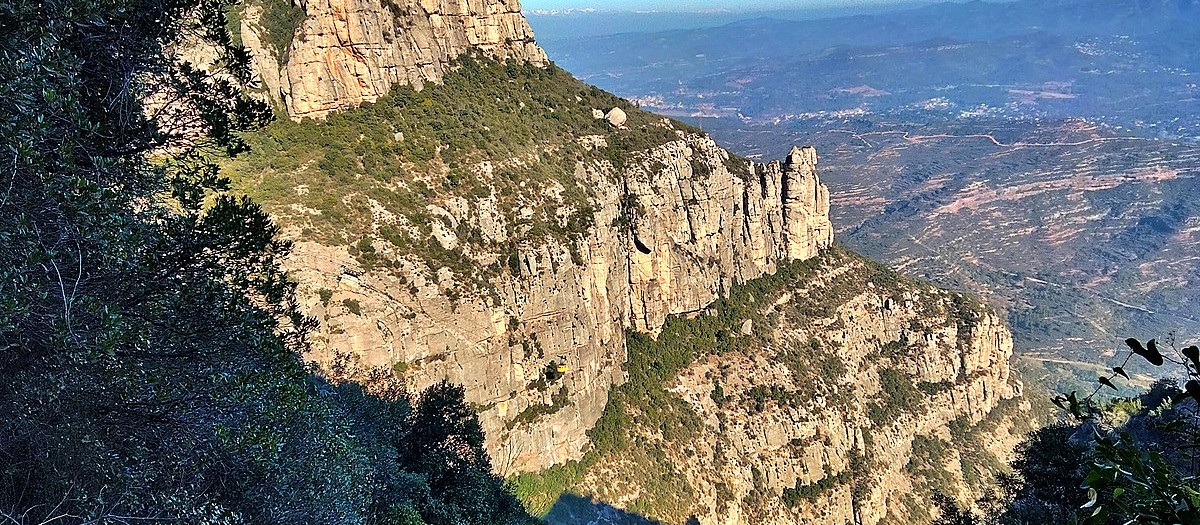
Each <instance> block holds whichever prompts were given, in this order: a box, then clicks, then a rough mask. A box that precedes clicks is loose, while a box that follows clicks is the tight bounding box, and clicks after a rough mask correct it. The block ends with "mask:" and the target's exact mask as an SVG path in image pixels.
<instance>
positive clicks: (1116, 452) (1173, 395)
mask: <svg viewBox="0 0 1200 525" xmlns="http://www.w3.org/2000/svg"><path fill="white" fill-rule="evenodd" d="M1125 344H1126V346H1127V347H1128V348H1129V350H1128V352H1127V353H1126V354H1125V355H1124V360H1123V361H1122V362H1121V364H1120V365H1118V366H1115V367H1113V368H1112V372H1111V373H1109V374H1107V375H1106V376H1102V377H1100V378H1099V379H1098V380H1097V386H1096V388H1095V390H1093V391H1092V392H1091V393H1090V394H1088V395H1087V396H1085V397H1083V398H1082V399H1081V398H1079V397H1078V394H1077V392H1071V393H1070V394H1063V395H1059V396H1056V397H1055V398H1054V400H1053V401H1054V402H1055V403H1056V404H1057V405H1059V407H1061V408H1063V409H1064V410H1067V411H1069V412H1070V413H1071V414H1072V415H1073V416H1074V417H1075V418H1076V419H1078V420H1079V421H1081V422H1082V423H1084V424H1085V425H1087V428H1090V429H1091V430H1092V431H1093V433H1094V437H1095V448H1094V451H1093V453H1092V462H1091V464H1090V465H1089V467H1090V469H1089V471H1088V473H1087V476H1086V478H1085V479H1084V485H1085V486H1086V488H1087V492H1088V501H1087V502H1086V503H1084V505H1083V507H1084V508H1085V509H1088V516H1087V518H1086V520H1085V522H1084V523H1086V524H1089V525H1091V524H1103V523H1109V522H1117V523H1125V524H1156V525H1157V524H1175V523H1200V479H1198V478H1197V473H1198V466H1200V406H1198V405H1197V403H1200V348H1198V347H1196V346H1189V347H1186V348H1182V349H1180V348H1178V347H1177V346H1176V344H1175V343H1174V336H1173V335H1172V337H1171V338H1170V341H1169V342H1168V344H1167V346H1166V347H1160V345H1159V344H1158V341H1157V340H1154V339H1151V340H1149V341H1147V342H1146V343H1145V344H1143V343H1142V342H1141V341H1139V340H1137V339H1133V338H1130V339H1127V340H1126V341H1125ZM1163 350H1166V353H1165V354H1164V353H1163ZM1135 357H1138V358H1141V359H1144V360H1145V361H1146V362H1148V363H1150V364H1151V365H1153V366H1155V367H1163V366H1165V365H1169V366H1170V367H1171V368H1173V369H1174V373H1175V374H1177V376H1182V377H1183V378H1184V379H1183V382H1184V389H1183V390H1182V391H1181V390H1178V389H1177V388H1174V387H1173V386H1172V387H1166V386H1165V385H1164V383H1162V382H1159V383H1157V384H1156V388H1155V389H1152V390H1151V392H1149V393H1148V395H1147V396H1145V398H1144V399H1143V404H1149V406H1150V408H1151V409H1152V410H1148V411H1146V413H1145V415H1144V416H1143V417H1140V418H1138V419H1135V420H1133V421H1131V422H1130V423H1128V424H1125V425H1121V426H1117V427H1112V426H1109V425H1106V423H1105V421H1104V419H1103V417H1102V416H1103V410H1102V407H1101V406H1100V405H1099V403H1098V402H1097V400H1096V397H1097V395H1098V394H1099V392H1100V391H1101V390H1102V389H1104V388H1110V389H1113V390H1116V386H1115V384H1114V381H1118V380H1119V379H1118V377H1120V378H1124V379H1129V376H1128V374H1127V373H1126V372H1125V368H1124V367H1125V366H1126V365H1128V363H1129V361H1130V360H1132V359H1134V358H1135ZM1167 374H1168V375H1170V374H1171V372H1168V373H1167ZM1172 389H1173V390H1174V391H1173V392H1172Z"/></svg>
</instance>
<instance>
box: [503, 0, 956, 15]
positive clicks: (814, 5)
mask: <svg viewBox="0 0 1200 525" xmlns="http://www.w3.org/2000/svg"><path fill="white" fill-rule="evenodd" d="M932 1H936V0H927V2H921V1H920V0H523V1H522V2H521V5H522V7H524V8H525V9H526V10H531V11H532V10H542V9H595V10H597V11H635V12H637V11H641V12H655V11H658V12H662V11H673V12H704V11H733V12H739V11H765V10H772V11H775V10H790V9H801V10H802V9H829V8H841V7H855V6H863V7H868V6H869V7H877V6H883V5H893V4H894V5H904V4H913V3H932Z"/></svg>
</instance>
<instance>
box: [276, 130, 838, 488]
mask: <svg viewBox="0 0 1200 525" xmlns="http://www.w3.org/2000/svg"><path fill="white" fill-rule="evenodd" d="M661 125H663V126H671V124H670V123H669V122H668V121H663V122H662V123H661ZM584 140H586V139H584ZM792 157H793V160H789V161H787V162H773V163H771V164H767V165H751V164H750V163H748V162H747V161H738V160H732V159H731V158H730V156H729V154H728V153H727V152H725V151H724V150H722V149H721V148H719V147H718V146H717V145H716V144H715V143H714V142H712V140H710V139H708V138H707V137H703V136H700V135H694V134H690V133H684V134H682V135H681V138H680V139H679V140H675V141H672V142H669V143H666V144H664V145H662V146H659V147H656V148H654V149H652V150H650V151H646V152H642V153H640V154H637V155H635V156H634V157H633V158H631V159H629V161H628V163H627V164H626V165H625V166H624V168H623V169H621V170H618V169H616V168H615V167H614V166H612V165H611V164H609V163H608V162H605V161H597V162H590V163H585V162H579V163H578V164H577V165H576V168H575V177H577V178H579V179H580V180H585V181H587V184H586V186H587V187H589V188H592V189H593V190H594V194H593V198H592V206H593V208H594V210H595V213H594V223H595V226H594V227H592V228H591V229H590V230H589V231H588V232H586V234H585V235H584V236H583V238H581V239H579V240H578V241H576V242H574V243H545V244H541V245H528V246H521V247H520V249H519V250H518V253H516V254H514V256H513V258H512V259H511V263H512V265H513V266H515V267H516V268H517V269H518V273H517V274H515V275H513V276H511V277H501V278H498V280H497V281H496V282H494V283H493V290H494V293H491V294H480V295H478V296H472V297H461V298H458V299H457V300H456V301H451V300H450V299H448V298H447V297H446V294H445V292H444V290H445V288H446V285H447V282H446V280H447V279H452V277H451V276H450V275H448V274H447V273H446V272H444V271H439V270H438V269H437V268H432V269H431V268H425V267H420V266H419V265H413V266H410V267H406V268H404V269H402V270H400V271H398V272H379V271H374V272H372V271H366V270H365V269H363V268H361V267H360V266H359V265H358V263H357V262H356V261H355V259H354V258H352V257H351V256H350V255H349V253H348V251H347V248H346V247H331V246H324V245H321V244H318V243H314V242H301V243H299V244H298V245H297V247H296V250H295V253H294V256H293V258H292V259H291V263H290V264H291V266H292V268H293V269H294V274H295V275H296V276H297V277H298V279H299V281H300V282H301V292H302V295H303V296H304V297H305V301H306V306H307V308H308V311H309V312H310V313H311V314H313V315H315V316H316V317H317V318H318V319H320V320H321V321H322V329H321V331H320V332H319V333H318V334H317V335H316V339H315V351H314V354H313V355H312V357H313V358H314V359H316V360H318V361H321V362H325V363H336V362H338V360H339V359H349V360H350V363H349V364H350V365H351V366H352V367H353V368H357V369H359V370H365V369H370V368H383V369H388V370H392V371H395V373H396V374H398V375H401V376H403V377H404V379H405V381H406V382H407V383H408V384H409V386H410V388H413V389H419V388H424V387H425V386H428V385H430V384H432V383H434V382H437V381H440V380H442V379H443V378H448V379H450V380H451V381H454V382H457V383H462V384H464V385H466V387H467V396H468V400H469V401H470V402H472V403H474V404H475V405H476V406H477V407H478V409H479V412H480V417H481V420H482V421H483V424H484V427H485V430H486V431H487V435H488V447H489V450H490V451H491V453H492V456H493V458H494V460H495V464H496V465H497V468H498V469H499V470H500V471H501V472H502V473H512V472H517V471H528V470H537V469H541V468H545V467H548V466H550V465H553V464H558V463H562V462H565V461H568V460H571V459H578V458H579V457H580V456H581V455H582V454H583V452H584V450H585V449H586V447H587V444H588V438H587V434H586V432H587V431H588V430H589V429H590V428H591V427H592V426H593V424H594V423H595V421H596V420H597V418H598V417H599V416H600V413H601V412H602V411H603V409H604V406H605V404H606V402H607V399H608V393H609V390H610V389H611V388H612V386H613V385H615V384H620V383H621V382H623V381H624V371H623V365H624V363H625V360H626V355H625V346H624V345H625V331H626V330H627V329H634V330H640V331H644V332H650V333H654V332H657V331H658V330H659V329H660V328H661V327H662V325H663V323H664V321H665V320H666V319H667V317H668V316H670V315H672V314H679V313H685V312H695V311H699V310H702V309H704V308H705V307H707V306H708V305H709V304H711V303H712V302H713V301H715V300H716V299H717V298H719V297H720V296H721V294H722V293H723V291H726V290H729V289H730V287H731V286H733V284H734V283H737V282H743V281H745V280H747V279H752V278H755V277H758V276H761V275H764V274H766V273H770V272H773V271H774V270H775V268H776V267H777V266H778V265H779V264H780V263H781V262H783V261H788V260H792V259H797V258H801V259H802V258H807V257H811V256H813V255H816V254H817V253H818V251H819V250H820V249H821V248H823V247H827V246H829V245H830V244H831V243H832V233H831V228H830V226H829V219H828V216H827V212H828V198H827V195H828V192H827V190H826V189H825V187H824V186H823V185H822V184H820V181H819V180H818V179H817V176H816V172H815V164H814V163H815V160H816V157H815V153H813V152H812V150H811V149H810V148H807V149H800V148H798V149H797V150H796V151H794V152H793V155H792ZM796 159H801V160H803V161H798V160H796ZM742 162H745V164H744V165H742V164H740V163H742ZM731 168H732V169H733V171H731ZM735 171H736V172H737V173H736V174H735ZM551 198H552V197H551ZM488 202H489V201H488V200H487V199H479V200H477V201H469V200H466V199H458V200H454V201H451V202H445V203H439V204H438V206H437V211H436V213H435V217H436V220H437V221H438V222H441V223H444V224H445V225H446V231H452V230H454V227H453V226H454V225H458V224H461V223H467V224H470V225H471V226H472V227H478V228H479V230H480V231H483V232H485V233H486V235H488V236H489V237H491V239H489V241H497V242H500V241H504V240H506V239H507V235H508V232H512V231H514V230H515V229H516V228H518V227H519V225H518V222H519V221H520V217H504V216H500V215H499V214H494V213H489V212H488V210H489V209H490V208H489V204H488ZM431 209H432V208H431ZM435 231H436V228H435ZM563 361H565V364H566V365H567V366H568V368H569V371H568V372H567V373H566V375H565V377H564V378H563V379H562V380H561V382H553V383H552V384H548V383H547V382H546V381H545V380H544V377H545V370H546V367H547V365H549V364H550V363H551V362H563Z"/></svg>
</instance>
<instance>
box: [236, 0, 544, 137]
mask: <svg viewBox="0 0 1200 525" xmlns="http://www.w3.org/2000/svg"><path fill="white" fill-rule="evenodd" d="M296 2H297V3H296V4H295V5H297V7H298V8H300V9H302V10H303V11H304V14H305V17H304V20H303V21H302V22H301V24H300V26H299V28H297V30H296V32H295V35H294V36H293V39H292V43H291V46H290V48H289V50H288V52H287V53H286V56H282V57H281V56H275V52H274V51H272V50H269V48H268V47H267V46H265V45H263V43H262V41H263V40H264V39H263V36H262V35H263V29H262V24H263V21H262V16H261V15H262V9H261V7H259V6H258V5H257V4H254V3H251V4H250V5H249V6H248V7H247V13H246V16H244V18H243V23H242V41H243V42H244V43H245V44H246V47H247V48H248V49H249V50H250V51H251V53H252V54H253V56H254V59H255V63H256V65H257V66H258V67H259V71H260V75H261V76H262V83H263V86H264V87H265V88H266V89H267V90H268V95H269V96H270V98H272V99H273V100H275V101H277V102H282V103H283V104H284V105H285V106H286V108H287V112H288V114H289V115H290V116H291V117H292V118H293V119H302V118H322V117H324V116H325V115H328V114H329V113H330V112H332V111H336V110H339V109H345V108H349V107H354V106H357V105H359V104H361V103H363V102H372V101H375V100H377V99H378V98H379V97H381V96H383V95H386V94H387V93H388V91H389V90H391V88H392V86H394V85H397V84H408V85H414V86H418V87H419V86H420V85H422V84H423V83H425V82H437V81H439V80H441V78H442V75H443V74H444V73H445V71H446V68H448V67H449V65H450V62H451V61H452V60H453V59H454V58H455V57H457V56H459V55H462V54H463V53H466V52H468V51H480V52H483V53H487V54H490V55H492V56H495V57H497V58H502V59H504V58H512V59H516V60H524V61H528V62H531V63H534V64H538V65H541V64H544V63H546V60H547V59H546V54H545V52H543V51H542V49H541V48H540V47H538V45H537V44H536V43H534V41H533V30H532V29H530V27H529V23H528V22H526V20H525V17H524V15H523V14H522V13H521V4H520V2H519V1H518V0H296Z"/></svg>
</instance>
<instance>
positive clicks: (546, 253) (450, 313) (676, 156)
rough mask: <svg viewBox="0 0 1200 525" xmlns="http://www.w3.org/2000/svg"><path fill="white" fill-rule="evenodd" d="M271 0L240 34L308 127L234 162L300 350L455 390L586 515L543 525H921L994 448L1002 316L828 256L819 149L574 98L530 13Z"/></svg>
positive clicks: (272, 134)
mask: <svg viewBox="0 0 1200 525" xmlns="http://www.w3.org/2000/svg"><path fill="white" fill-rule="evenodd" d="M274 1H275V0H262V1H261V2H257V3H255V2H251V3H250V4H249V6H248V7H247V8H246V9H245V10H244V11H242V12H239V14H240V16H241V21H242V22H241V23H240V25H239V26H238V27H239V28H240V30H241V32H240V38H241V41H242V42H244V43H247V44H248V47H249V48H250V51H251V52H252V54H253V56H254V59H255V60H256V62H257V63H258V64H260V72H259V74H260V75H261V76H262V78H263V79H264V80H265V82H264V84H270V79H272V78H275V75H276V72H277V71H286V73H279V78H281V81H280V84H279V85H280V86H281V87H280V88H279V89H278V90H277V91H276V90H274V89H273V88H272V89H269V90H268V92H267V93H266V95H267V96H268V97H271V98H273V100H274V101H275V103H276V105H277V106H276V107H277V108H278V109H279V110H280V111H281V112H286V114H288V115H289V116H291V117H293V118H292V119H279V120H277V121H276V122H274V123H272V124H271V125H269V126H268V127H267V128H266V129H264V130H263V131H261V132H258V133H254V134H249V135H247V136H246V137H245V140H246V141H247V142H248V143H249V144H250V145H251V146H252V151H251V152H250V153H248V154H245V155H243V156H241V157H240V158H238V159H237V160H235V161H233V162H230V163H228V164H226V165H225V166H224V169H223V171H224V173H225V174H226V175H228V176H229V177H230V178H231V179H232V180H233V183H234V185H235V187H237V188H238V189H240V190H241V191H244V192H246V193H247V194H249V195H250V196H252V197H253V198H254V199H255V200H256V201H257V202H260V203H262V204H263V206H264V207H266V208H267V210H269V211H270V212H271V214H272V216H273V217H274V218H275V219H276V220H277V221H278V222H279V224H280V225H281V227H282V228H283V231H284V233H285V236H287V237H288V238H289V239H291V240H294V241H295V246H294V250H293V252H292V255H291V256H290V258H289V260H288V262H287V265H288V267H289V268H290V270H291V272H290V275H291V276H292V278H293V279H295V280H296V282H297V283H298V292H299V294H300V298H301V303H302V306H303V309H304V311H305V312H306V313H308V314H309V315H312V316H313V317H315V318H316V319H317V320H318V321H319V322H320V328H319V329H318V330H317V333H316V334H315V336H314V338H313V341H312V343H313V346H312V350H311V351H310V353H309V354H308V355H307V356H306V357H307V358H309V359H311V360H313V361H316V362H317V363H318V365H319V366H320V367H321V368H322V370H323V371H324V373H325V374H326V375H327V376H329V377H330V378H331V379H333V380H334V381H345V380H358V381H365V382H367V383H368V384H370V383H373V382H377V381H389V380H398V381H401V382H403V383H404V384H405V385H407V387H408V388H409V389H410V390H416V389H421V388H424V387H426V386H428V385H432V384H437V383H439V382H441V381H442V380H445V379H448V380H449V381H450V382H452V383H458V384H462V385H464V386H465V392H466V399H467V401H468V402H469V403H470V404H471V407H472V408H473V409H474V410H475V411H476V412H477V414H478V417H479V419H480V422H481V423H482V427H483V430H484V431H485V433H486V435H487V440H486V447H487V450H488V453H489V455H490V456H491V460H492V464H493V465H494V466H495V467H496V469H497V471H498V472H499V473H500V474H501V475H504V476H516V477H515V478H514V479H513V483H514V484H515V486H516V487H518V490H519V492H520V493H521V494H523V495H524V498H525V502H526V503H527V504H528V505H530V507H531V508H534V509H536V510H539V511H548V510H549V511H551V515H552V516H561V515H563V513H567V514H570V515H572V516H574V515H575V514H574V513H575V512H576V511H578V512H581V513H583V514H580V515H579V516H577V517H576V518H553V517H552V518H551V521H552V522H555V523H576V522H581V521H575V520H577V519H581V520H584V521H582V522H586V520H587V518H586V517H585V515H586V514H587V513H588V512H602V513H611V512H616V511H617V509H618V508H619V509H623V511H624V512H629V513H632V514H639V515H643V517H647V518H651V519H656V520H665V521H667V522H676V521H677V522H680V523H682V522H683V521H685V520H688V519H693V518H694V519H698V520H701V522H702V523H716V522H722V523H760V522H768V521H763V520H764V519H765V518H763V516H766V515H773V516H776V517H775V518H771V519H774V520H777V521H774V522H780V523H782V522H786V521H787V520H789V519H790V520H798V519H806V520H813V521H814V522H817V523H839V524H840V523H844V522H846V521H848V520H850V519H857V520H858V521H859V522H861V523H869V524H874V523H880V522H888V521H889V520H891V521H896V520H900V521H903V520H907V519H910V518H911V519H912V520H915V521H918V522H919V521H922V520H928V519H929V514H928V508H929V506H928V503H927V501H928V495H929V494H930V492H931V491H932V490H933V489H935V488H937V489H938V490H942V491H948V492H951V493H954V494H961V495H963V496H964V497H968V496H971V495H973V493H972V491H973V489H976V488H979V487H981V486H982V483H983V480H984V479H986V478H987V477H988V476H989V475H990V473H991V472H993V471H994V470H995V469H997V468H999V467H1000V466H1002V465H1003V464H1004V462H1005V459H1006V453H1007V452H1006V450H1007V449H1010V448H1011V444H1012V442H1013V440H1014V439H1015V438H1014V437H1013V436H1014V435H1015V434H1016V433H1019V431H1020V428H1021V427H1022V423H1020V420H1021V419H1022V418H1023V414H1024V413H1025V412H1026V411H1027V409H1028V405H1027V404H1026V403H1024V402H1023V400H1022V398H1021V397H1020V394H1021V386H1020V383H1019V382H1018V381H1017V380H1016V379H1015V378H1014V377H1013V376H1012V375H1011V374H1010V371H1009V367H1008V358H1009V356H1010V353H1011V336H1010V334H1009V332H1008V330H1007V328H1005V326H1004V324H1003V322H1002V321H1001V320H1000V319H999V318H998V317H996V315H995V314H994V313H993V312H991V311H990V310H988V309H987V308H985V307H983V306H982V305H979V304H978V303H977V302H976V301H974V300H973V299H971V298H969V297H967V296H964V295H962V294H957V293H951V292H946V291H942V290H938V289H935V288H933V287H931V286H929V285H926V284H922V283H918V282H915V281H910V280H907V279H905V278H902V277H900V276H898V275H896V274H895V273H893V272H890V271H888V270H886V269H883V268H881V267H878V266H877V265H874V264H873V263H870V262H868V261H865V260H863V259H861V258H860V257H858V256H855V255H853V254H851V253H849V252H847V251H845V250H844V249H842V248H840V247H838V246H836V245H835V244H834V241H833V239H834V236H833V227H832V224H831V221H830V218H829V213H830V211H829V210H830V205H829V202H830V198H831V196H830V193H829V190H828V189H827V188H826V186H825V185H824V184H823V183H822V182H821V180H820V178H819V177H818V154H817V151H816V150H815V149H813V148H811V147H788V148H787V151H786V155H785V157H784V158H783V159H782V160H776V161H771V162H766V163H756V162H751V161H749V160H746V159H744V158H741V157H738V156H737V155H733V154H731V153H729V152H728V151H726V150H724V149H722V148H721V147H720V146H719V145H718V144H717V143H716V142H714V141H713V139H712V138H710V137H709V136H708V135H707V134H705V133H703V132H702V131H701V130H698V129H696V128H693V127H691V126H688V125H686V124H683V123H680V122H677V121H673V120H670V119H668V118H664V117H662V116H659V115H655V114H652V113H648V112H646V111H642V110H640V109H638V108H637V107H636V106H635V105H633V104H631V103H629V102H628V101H625V100H622V99H620V98H618V97H615V96H613V95H611V94H609V93H606V92H604V91H602V90H600V89H598V88H595V87H592V86H588V85H586V84H584V83H583V82H580V81H579V80H577V79H575V78H574V77H572V76H571V75H570V74H568V73H566V72H565V71H563V70H562V69H559V68H558V67H557V66H555V65H554V64H552V63H549V62H547V61H546V60H545V58H544V55H543V54H542V53H541V51H540V48H538V47H537V45H536V44H535V43H534V42H533V41H532V37H531V35H530V34H529V33H528V30H527V27H528V26H527V25H526V24H525V21H524V19H523V18H522V17H521V15H520V7H519V5H518V4H517V2H515V1H504V2H501V1H498V0H488V1H478V0H471V1H470V2H467V1H465V0H464V1H451V0H443V1H440V2H435V1H433V0H425V1H422V2H420V3H416V2H413V3H408V4H397V3H395V2H392V1H390V0H359V1H357V2H353V3H346V4H342V3H328V2H327V3H313V4H311V5H310V4H306V3H301V4H300V5H299V7H298V9H299V11H286V10H282V11H281V5H276V4H273V3H272V2H274ZM286 7H289V8H290V4H289V5H288V6H286ZM275 12H283V13H284V14H287V13H291V15H290V16H292V17H293V18H291V20H292V21H293V23H291V24H290V25H285V26H284V27H291V28H292V32H291V33H286V32H285V33H283V34H284V37H283V38H282V39H281V38H280V36H279V34H278V33H276V32H275V31H276V30H275V29H268V28H271V27H278V26H276V25H274V24H273V23H272V22H270V20H275V19H276V18H278V17H277V16H271V15H270V13H275ZM284 18H286V17H284ZM321 28H332V29H330V30H329V31H326V30H325V29H321ZM268 34H269V35H273V36H271V37H270V38H267V36H266V35H268ZM288 35H290V40H289V39H288V38H287V36H288ZM268 41H275V42H285V44H284V45H282V46H277V47H275V48H274V49H272V48H271V47H269V46H264V45H252V44H254V43H255V42H258V43H260V44H261V43H263V42H268ZM278 49H284V50H286V57H285V58H283V59H280V58H279V57H283V56H284V54H279V53H276V50H278ZM272 63H274V64H276V65H278V64H284V65H285V66H286V67H281V68H280V69H278V70H276V69H272V67H269V66H270V64H272ZM262 64H266V65H267V66H266V67H264V66H262ZM314 71H315V73H314ZM401 72H403V73H401ZM275 93H279V94H280V96H275ZM519 474H524V475H522V476H518V475H519ZM912 487H917V489H916V490H909V489H910V488H912ZM572 491H574V492H578V493H582V494H585V495H588V496H594V497H596V498H598V499H599V500H603V501H605V502H606V503H609V504H611V506H598V507H591V506H585V507H586V508H576V507H572V508H573V510H572V509H564V507H563V506H559V507H555V508H554V509H553V510H552V507H554V504H555V502H557V501H558V500H560V499H561V500H562V501H563V505H567V506H568V507H570V506H571V505H572V504H573V503H574V504H578V503H582V502H580V501H578V499H577V498H573V497H571V496H569V494H571V493H574V492H572ZM577 507H578V506H577ZM556 513H557V514H556ZM618 513H619V512H618ZM889 516H890V517H889Z"/></svg>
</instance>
